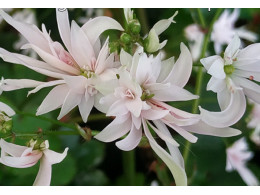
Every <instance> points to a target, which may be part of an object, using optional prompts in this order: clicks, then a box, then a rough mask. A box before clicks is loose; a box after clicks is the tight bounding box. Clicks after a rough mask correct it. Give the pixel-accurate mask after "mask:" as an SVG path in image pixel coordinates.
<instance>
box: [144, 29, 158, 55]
mask: <svg viewBox="0 0 260 195" xmlns="http://www.w3.org/2000/svg"><path fill="white" fill-rule="evenodd" d="M144 48H145V50H146V51H147V52H149V53H154V52H156V51H158V49H159V48H160V42H159V37H158V35H157V34H156V32H155V30H154V29H151V31H150V32H149V34H148V37H146V39H145V40H144Z"/></svg>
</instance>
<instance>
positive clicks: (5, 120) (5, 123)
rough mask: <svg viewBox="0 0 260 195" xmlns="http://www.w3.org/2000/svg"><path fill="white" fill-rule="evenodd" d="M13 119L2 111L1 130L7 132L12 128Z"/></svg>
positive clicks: (0, 116) (0, 117)
mask: <svg viewBox="0 0 260 195" xmlns="http://www.w3.org/2000/svg"><path fill="white" fill-rule="evenodd" d="M12 127H13V121H12V118H10V117H9V116H7V115H6V114H5V113H2V112H1V113H0V132H1V133H7V132H10V131H11V130H12Z"/></svg>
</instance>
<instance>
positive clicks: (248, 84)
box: [232, 77, 260, 103]
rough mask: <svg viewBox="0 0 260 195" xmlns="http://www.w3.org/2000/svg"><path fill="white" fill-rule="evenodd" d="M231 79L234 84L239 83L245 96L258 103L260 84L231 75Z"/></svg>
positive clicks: (259, 100) (259, 99)
mask: <svg viewBox="0 0 260 195" xmlns="http://www.w3.org/2000/svg"><path fill="white" fill-rule="evenodd" d="M232 79H233V81H234V82H235V83H236V84H239V85H240V86H241V87H242V88H243V91H244V93H245V94H246V96H248V97H249V98H250V99H252V100H254V101H255V102H256V103H260V86H259V85H258V84H256V83H254V82H252V81H249V80H247V79H245V78H240V77H233V78H232Z"/></svg>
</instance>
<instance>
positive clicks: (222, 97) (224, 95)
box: [217, 88, 231, 110]
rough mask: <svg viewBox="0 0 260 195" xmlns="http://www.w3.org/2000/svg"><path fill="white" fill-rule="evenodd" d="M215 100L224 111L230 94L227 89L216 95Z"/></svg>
mask: <svg viewBox="0 0 260 195" xmlns="http://www.w3.org/2000/svg"><path fill="white" fill-rule="evenodd" d="M217 98H218V104H219V107H220V109H221V110H225V109H226V108H227V107H228V105H229V102H230V98H231V94H230V92H229V91H228V90H227V88H225V89H224V90H222V91H220V92H218V93H217Z"/></svg>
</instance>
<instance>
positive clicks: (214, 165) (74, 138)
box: [0, 9, 260, 186]
mask: <svg viewBox="0 0 260 195" xmlns="http://www.w3.org/2000/svg"><path fill="white" fill-rule="evenodd" d="M134 10H135V13H136V15H137V18H138V19H139V20H140V22H141V25H142V34H143V35H145V34H147V33H148V32H149V30H150V29H151V27H152V26H153V25H154V24H155V23H156V22H157V21H159V20H160V19H166V18H169V17H171V16H172V15H173V14H174V12H175V11H177V10H178V11H179V13H178V15H177V16H176V18H175V21H176V24H171V26H170V27H169V28H168V29H167V30H166V31H165V32H164V33H163V34H161V35H160V40H161V41H163V40H165V39H167V40H168V43H167V45H166V46H165V48H164V52H165V58H168V57H171V56H175V57H176V59H177V57H178V56H179V54H180V48H179V47H180V43H181V42H184V43H185V44H186V45H188V44H189V42H188V40H187V37H186V36H185V33H184V29H185V28H186V27H187V26H188V25H190V24H193V23H195V22H196V20H198V16H197V15H196V12H195V11H194V10H193V9H134ZM5 11H6V12H8V13H9V14H10V15H12V16H13V17H16V18H17V19H20V20H22V21H27V22H29V23H34V24H36V25H37V26H38V27H40V26H41V24H42V23H44V24H45V25H46V27H47V29H48V30H51V37H52V39H53V40H56V41H59V42H62V41H61V39H60V37H59V33H58V28H57V23H56V14H55V9H6V10H5ZM201 11H202V13H203V15H204V18H205V19H206V24H209V23H210V21H211V20H212V18H213V17H214V13H215V11H216V9H211V11H210V12H208V9H201ZM230 11H232V9H230ZM100 15H106V16H109V17H113V18H114V19H116V20H117V21H119V22H120V23H121V24H122V25H124V15H123V9H69V17H70V20H75V21H76V22H77V23H78V24H81V25H82V24H84V23H85V22H86V21H87V20H88V19H89V18H91V17H96V16H100ZM235 25H236V26H237V27H240V26H246V28H247V29H248V30H250V31H253V32H255V33H256V34H258V35H260V34H259V32H260V9H241V10H240V15H239V18H238V20H237V21H236V23H235ZM204 30H205V29H204ZM102 36H103V37H104V38H105V37H106V36H110V40H116V39H118V38H119V36H120V32H115V31H106V32H105V33H103V35H102ZM258 41H259V39H258ZM24 43H25V42H24V40H22V39H21V37H20V35H19V34H18V32H17V31H16V30H15V29H14V28H12V27H11V26H10V25H8V24H7V23H6V22H5V21H2V19H0V47H2V48H4V49H6V50H8V51H12V52H18V53H20V52H21V50H20V49H19V48H20V47H21V46H22V45H23V44H24ZM249 43H250V42H247V41H244V44H245V46H246V45H247V44H249ZM27 55H31V56H35V57H37V55H36V54H35V53H32V52H31V53H30V52H29V53H27ZM208 55H214V49H213V43H212V42H211V43H210V45H209V50H208ZM194 65H195V66H194V69H193V71H192V76H191V78H190V80H189V83H188V85H187V86H186V89H188V90H189V91H190V92H192V93H194V86H195V80H196V70H197V69H196V66H199V62H196V61H195V62H194ZM0 76H3V77H4V78H5V79H7V78H8V79H9V78H10V79H11V78H12V79H22V78H28V79H35V80H39V81H46V80H48V79H49V78H47V77H45V76H43V75H41V74H38V73H36V72H34V71H32V70H30V69H28V68H26V67H24V66H21V65H13V64H10V63H6V62H4V61H3V60H2V59H0ZM209 79H210V77H209V75H207V74H205V76H204V81H203V86H202V95H201V101H200V102H201V103H200V105H201V106H202V107H204V108H206V109H208V110H211V111H218V110H219V106H218V103H217V98H216V94H215V93H213V92H211V91H206V85H207V83H208V81H209ZM49 91H50V89H49V88H45V89H42V90H41V91H40V92H38V93H36V94H32V95H30V96H29V97H28V98H27V92H28V89H22V90H17V91H13V92H4V93H3V94H2V95H1V96H0V101H2V102H5V103H8V104H9V105H10V106H11V107H12V108H14V109H15V110H16V111H17V115H15V116H14V118H13V125H14V126H13V130H14V132H23V133H26V132H28V133H31V132H37V131H38V130H39V129H43V130H55V131H56V130H71V129H70V128H69V126H67V127H66V126H64V125H61V124H59V123H55V122H54V121H56V118H57V116H58V113H59V110H55V111H53V112H51V113H48V114H45V115H43V116H40V117H36V116H35V113H36V109H37V108H38V106H39V105H40V104H41V102H42V100H43V99H44V97H45V96H46V95H47V94H48V92H49ZM192 103H193V101H188V102H173V103H170V104H171V105H172V106H174V107H177V108H181V109H182V110H186V111H188V112H191V107H192ZM252 109H253V106H252V105H251V104H249V105H248V107H247V111H246V113H245V115H244V117H243V118H242V119H241V120H240V121H239V122H238V123H237V124H235V125H234V128H237V129H240V130H241V131H242V132H243V133H242V135H241V136H237V137H232V138H225V139H223V138H217V137H211V136H200V135H198V138H199V139H198V141H197V143H195V144H192V145H191V148H190V154H189V160H188V162H187V163H186V165H185V167H186V172H187V176H188V180H189V185H202V186H208V185H210V186H231V185H232V186H233V185H234V186H237V185H240V186H241V185H245V183H244V182H243V180H242V179H241V177H240V176H239V174H238V173H237V172H236V171H233V172H226V171H225V167H226V147H228V146H230V145H231V144H232V143H233V142H234V141H236V140H238V139H239V138H240V137H242V136H245V137H246V140H247V143H248V145H249V150H250V151H252V152H253V153H254V157H253V158H252V159H251V160H250V161H249V162H248V164H247V166H248V168H249V169H250V170H252V171H253V173H254V174H255V175H256V177H257V178H258V179H259V180H260V146H259V145H257V144H256V143H255V142H253V141H252V140H251V139H250V136H251V135H252V133H253V131H254V129H253V128H252V129H251V128H248V127H247V123H248V121H250V117H251V111H252ZM111 121H112V119H110V118H106V117H105V115H104V114H101V113H99V112H98V111H97V110H93V111H92V114H91V116H90V118H89V121H88V123H87V124H84V123H82V122H81V118H80V116H79V113H78V110H77V109H74V110H73V112H70V113H69V114H68V115H67V116H66V117H64V118H63V119H62V120H61V122H62V123H66V124H72V125H73V124H74V123H79V124H80V125H81V126H82V127H84V128H90V129H91V130H97V131H100V130H102V129H103V128H104V127H105V126H106V125H107V124H109V123H110V122H111ZM259 121H260V119H259ZM172 133H173V134H174V136H175V139H176V140H177V142H178V143H180V150H181V151H183V150H184V148H185V142H186V141H185V140H184V139H183V138H182V137H181V136H179V135H178V134H175V133H174V131H172ZM0 136H1V135H0ZM45 138H46V139H48V140H49V142H50V147H51V149H53V150H55V151H57V152H62V151H63V149H64V148H65V147H69V148H70V149H69V152H68V156H67V157H66V158H65V160H64V161H62V162H61V163H60V164H57V165H53V173H52V174H53V175H52V181H51V185H77V186H85V185H87V186H88V185H146V186H149V185H175V184H174V179H173V178H172V176H171V173H170V171H169V170H168V168H167V166H165V164H164V163H163V162H162V161H161V160H160V159H159V158H158V157H157V156H156V155H155V154H154V153H153V151H152V149H151V148H150V147H149V145H147V144H146V143H143V144H142V145H140V146H139V147H138V148H136V149H135V150H134V151H131V152H123V151H121V150H119V149H118V148H117V147H116V146H115V143H114V142H112V143H101V142H99V141H96V140H95V139H92V140H91V141H86V140H84V139H83V138H82V137H80V136H78V135H70V136H66V135H63V136H46V137H45ZM27 141H28V140H26V139H21V138H18V137H17V138H16V140H15V143H16V144H21V145H24V144H25V142H27ZM157 141H158V142H159V143H160V140H159V139H157ZM162 144H163V143H162ZM125 153H132V154H131V155H125ZM129 156H131V157H132V158H134V159H132V160H134V162H135V164H134V165H129V163H128V162H129V159H128V158H129ZM130 160H131V159H130ZM38 167H39V164H37V166H34V167H32V168H26V169H16V168H10V167H7V166H4V165H1V164H0V185H5V186H9V185H18V186H20V185H32V183H33V181H34V179H35V177H36V174H37V172H38ZM131 170H134V172H133V171H131Z"/></svg>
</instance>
